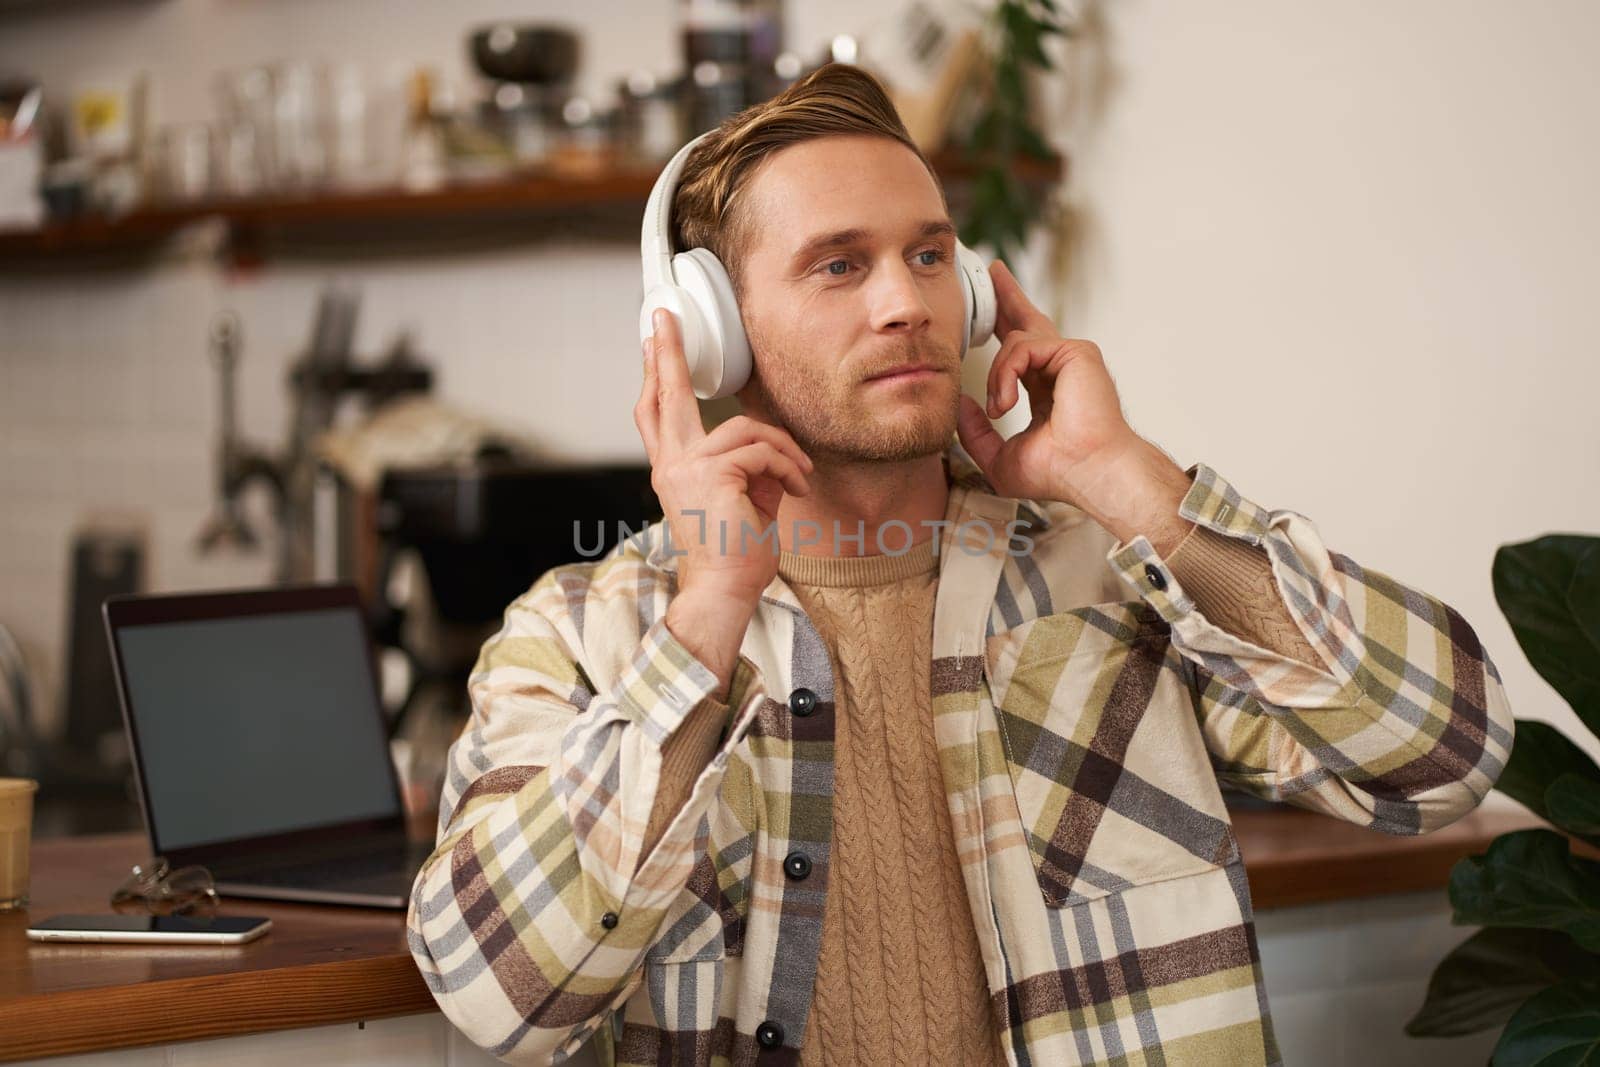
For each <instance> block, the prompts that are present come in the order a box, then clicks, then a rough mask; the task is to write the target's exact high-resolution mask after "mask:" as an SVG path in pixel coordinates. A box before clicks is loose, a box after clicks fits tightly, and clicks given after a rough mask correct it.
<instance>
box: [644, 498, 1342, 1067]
mask: <svg viewBox="0 0 1600 1067" xmlns="http://www.w3.org/2000/svg"><path fill="white" fill-rule="evenodd" d="M932 546H933V541H932V539H931V538H930V539H928V540H925V541H923V542H922V543H920V544H919V545H916V546H914V547H913V548H912V549H911V550H910V551H908V552H906V553H904V554H902V555H899V556H859V557H858V556H841V557H826V556H801V555H796V554H793V553H787V552H786V553H783V554H782V555H781V557H780V559H779V573H780V574H781V575H782V576H783V577H784V580H785V581H786V582H788V584H789V585H790V587H791V588H792V589H793V590H794V592H795V596H796V597H797V598H798V599H799V600H800V603H801V605H802V607H804V608H805V611H806V614H807V616H808V617H809V618H810V619H811V621H812V623H813V624H814V625H815V626H816V627H817V631H818V634H819V636H820V637H821V638H822V640H823V642H824V643H825V644H826V646H827V649H828V653H829V656H830V658H831V659H832V661H833V664H834V714H835V722H836V725H835V731H834V828H833V843H832V846H831V848H830V851H829V888H830V892H829V893H828V894H827V902H826V905H825V907H824V913H823V923H822V946H821V957H820V959H819V962H818V968H817V980H816V988H815V990H814V999H813V1003H812V1010H811V1012H810V1014H809V1015H808V1017H807V1021H806V1031H805V1035H804V1038H803V1040H802V1042H801V1046H800V1054H801V1063H802V1064H805V1065H823V1064H858V1063H893V1062H903V1063H931V1062H936V1061H937V1062H953V1063H963V1064H967V1063H971V1064H980V1065H981V1064H995V1065H1001V1064H1004V1063H1005V1062H1006V1060H1005V1055H1004V1053H1003V1052H1002V1050H1001V1047H1000V1038H999V1034H998V1031H997V1030H996V1027H995V1020H994V1016H993V1013H992V1005H991V1003H990V998H989V993H988V983H987V981H986V980H985V976H984V967H983V960H982V957H981V955H980V953H979V950H978V944H977V937H976V934H975V932H974V930H973V927H972V919H971V912H970V911H969V910H968V904H967V897H966V888H965V883H964V881H963V880H962V877H961V865H960V861H959V858H958V857H957V855H956V852H955V847H954V834H953V832H952V829H951V826H950V814H949V809H948V807H947V806H946V803H945V797H944V790H943V783H942V780H941V778H940V772H939V765H938V753H937V750H936V747H935V743H934V737H933V731H932V729H931V724H930V714H931V697H930V685H929V677H928V669H929V663H930V656H931V642H932V637H933V604H934V596H935V592H936V588H937V581H938V559H937V558H936V557H935V555H934V553H933V551H932ZM1167 562H1168V563H1169V565H1170V566H1171V568H1172V571H1173V573H1174V574H1175V575H1176V576H1177V578H1178V581H1179V582H1180V583H1182V585H1183V587H1184V589H1185V590H1187V591H1188V592H1189V594H1190V595H1191V596H1192V597H1193V598H1194V600H1195V602H1196V604H1197V605H1198V607H1199V609H1200V611H1201V613H1202V614H1204V615H1205V616H1206V617H1207V618H1208V619H1210V620H1211V621H1213V622H1215V623H1216V624H1217V625H1219V626H1221V627H1222V628H1224V629H1226V630H1228V631H1230V632H1232V633H1235V634H1237V635H1239V636H1241V637H1244V638H1246V639H1247V640H1250V641H1253V642H1254V643H1256V644H1260V645H1262V646H1264V647H1267V648H1270V649H1273V650H1274V651H1279V652H1282V653H1284V654H1285V655H1288V656H1291V657H1292V658H1295V659H1300V660H1303V661H1305V662H1308V663H1313V664H1320V660H1319V658H1318V657H1317V655H1316V653H1315V652H1314V651H1313V650H1312V649H1311V647H1310V646H1309V645H1308V644H1307V643H1306V641H1305V638H1304V637H1303V636H1302V635H1301V633H1300V631H1299V628H1298V627H1297V626H1296V625H1295V623H1294V621H1293V620H1292V619H1290V617H1289V615H1288V612H1287V609H1286V608H1285V607H1284V605H1283V604H1282V602H1281V600H1280V599H1279V597H1278V594H1277V589H1276V585H1275V583H1274V581H1273V578H1272V573H1271V568H1270V565H1269V563H1268V561H1267V557H1266V553H1265V551H1264V550H1263V549H1261V548H1257V547H1255V546H1251V545H1249V544H1246V543H1244V542H1242V541H1238V540H1234V539H1232V538H1228V537H1224V536H1222V535H1220V534H1217V533H1213V532H1212V531H1210V530H1208V529H1206V528H1205V527H1202V526H1195V527H1194V528H1193V529H1192V530H1191V531H1190V532H1189V533H1188V534H1187V535H1186V536H1185V537H1184V539H1183V540H1182V541H1181V542H1180V543H1179V545H1178V546H1177V548H1175V549H1174V550H1173V552H1172V553H1171V554H1170V555H1169V556H1168V557H1167ZM1084 565H1085V566H1104V565H1105V561H1104V560H1103V559H1094V560H1085V561H1084ZM727 711H728V708H727V705H726V704H725V703H721V702H718V701H715V700H711V699H709V698H708V699H707V700H705V701H703V702H702V707H700V708H697V709H695V711H693V712H692V713H691V715H690V717H689V718H688V719H687V720H685V722H684V723H683V724H682V725H681V726H680V727H679V729H678V730H677V732H675V733H674V734H673V735H672V737H671V738H669V739H668V741H667V743H666V745H665V746H664V748H663V752H662V775H661V784H660V788H659V791H658V793H657V797H656V802H655V805H654V807H653V808H652V809H651V818H650V823H649V827H648V829H647V832H646V845H645V851H644V853H642V854H641V855H647V854H648V853H649V850H650V849H651V848H652V847H653V846H654V844H655V842H656V841H658V840H659V839H660V836H661V833H662V832H663V831H664V830H665V829H666V826H667V824H668V823H669V822H670V821H671V818H672V816H673V815H674V814H675V813H676V812H677V810H678V809H679V808H680V807H681V806H682V804H683V802H684V800H685V799H687V797H688V794H689V790H690V788H691V787H692V786H693V784H694V781H695V779H696V778H697V777H698V776H699V774H700V772H701V771H702V770H703V769H704V768H705V766H706V764H707V763H709V762H710V759H711V756H712V754H713V753H714V752H715V750H716V747H717V743H718V735H719V733H720V731H721V728H722V726H723V724H724V723H725V722H726V720H727Z"/></svg>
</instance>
